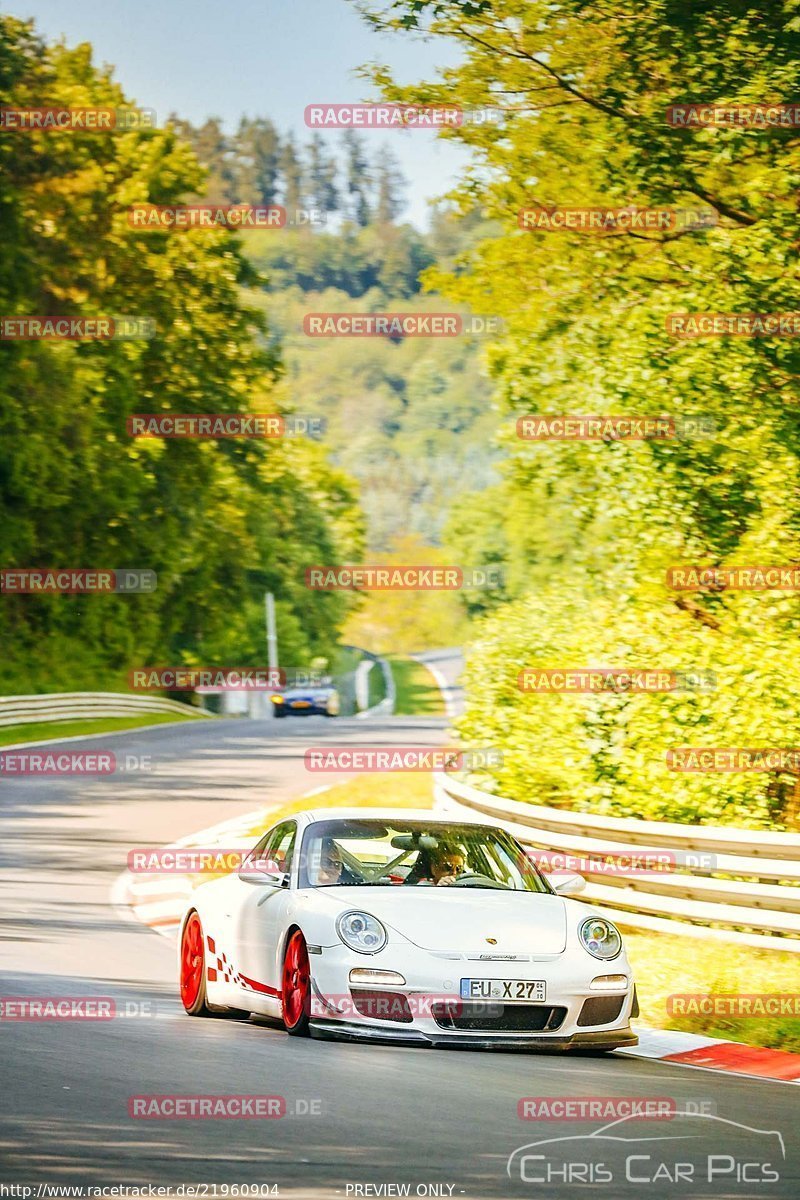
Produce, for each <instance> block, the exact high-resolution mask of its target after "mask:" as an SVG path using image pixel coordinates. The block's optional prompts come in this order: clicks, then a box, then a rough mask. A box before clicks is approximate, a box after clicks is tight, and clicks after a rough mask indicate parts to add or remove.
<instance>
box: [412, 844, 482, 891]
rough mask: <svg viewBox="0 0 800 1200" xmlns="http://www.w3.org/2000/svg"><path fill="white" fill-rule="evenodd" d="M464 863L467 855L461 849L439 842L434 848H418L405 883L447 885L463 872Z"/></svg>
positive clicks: (434, 885) (465, 863)
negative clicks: (415, 858) (418, 850)
mask: <svg viewBox="0 0 800 1200" xmlns="http://www.w3.org/2000/svg"><path fill="white" fill-rule="evenodd" d="M466 865H467V857H466V855H465V854H464V852H463V851H462V850H459V849H458V847H452V846H445V845H442V843H441V842H440V843H439V845H438V846H437V847H436V848H435V849H434V850H428V849H422V850H420V852H419V855H418V856H417V861H416V862H415V863H414V866H413V867H412V868H411V870H410V871H409V873H408V875H407V876H406V883H410V884H412V885H413V884H422V885H423V886H424V885H428V886H433V887H449V885H450V884H451V883H455V881H456V879H457V878H458V876H459V875H461V874H463V872H464V869H465V867H466Z"/></svg>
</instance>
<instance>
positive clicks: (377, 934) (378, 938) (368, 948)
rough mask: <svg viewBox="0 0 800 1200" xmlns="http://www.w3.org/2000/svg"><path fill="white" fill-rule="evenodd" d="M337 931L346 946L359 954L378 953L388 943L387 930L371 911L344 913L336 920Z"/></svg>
mask: <svg viewBox="0 0 800 1200" xmlns="http://www.w3.org/2000/svg"><path fill="white" fill-rule="evenodd" d="M336 932H337V933H338V934H339V937H340V938H341V939H342V941H343V942H344V944H345V946H349V947H350V949H351V950H357V951H358V953H359V954H377V953H378V951H379V950H382V949H383V947H384V946H385V945H386V940H387V939H386V930H385V929H384V927H383V926H382V925H381V923H380V921H379V920H378V918H377V917H371V916H370V914H369V913H365V912H348V913H342V915H341V916H340V917H339V919H338V921H337V922H336Z"/></svg>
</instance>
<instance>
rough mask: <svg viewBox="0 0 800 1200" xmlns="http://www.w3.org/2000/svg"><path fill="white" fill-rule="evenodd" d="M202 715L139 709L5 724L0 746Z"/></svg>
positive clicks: (122, 729)
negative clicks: (133, 712) (127, 713)
mask: <svg viewBox="0 0 800 1200" xmlns="http://www.w3.org/2000/svg"><path fill="white" fill-rule="evenodd" d="M203 719H204V718H198V717H190V716H186V717H184V716H182V715H181V714H180V713H146V714H145V713H143V714H142V716H140V717H98V718H97V719H89V720H86V721H35V722H31V724H29V725H6V726H3V727H2V728H0V746H11V745H14V744H15V743H16V742H43V741H46V740H47V739H48V738H65V737H86V736H87V735H88V734H91V733H120V732H122V731H124V730H126V729H143V728H145V727H146V726H148V725H174V724H175V723H176V722H178V721H197V720H203Z"/></svg>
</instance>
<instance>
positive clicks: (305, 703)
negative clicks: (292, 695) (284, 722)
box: [292, 700, 311, 708]
mask: <svg viewBox="0 0 800 1200" xmlns="http://www.w3.org/2000/svg"><path fill="white" fill-rule="evenodd" d="M292 708H311V702H310V701H309V700H293V701H292Z"/></svg>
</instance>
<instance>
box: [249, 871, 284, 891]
mask: <svg viewBox="0 0 800 1200" xmlns="http://www.w3.org/2000/svg"><path fill="white" fill-rule="evenodd" d="M239 878H240V879H241V881H242V883H257V884H260V885H261V887H264V886H266V885H269V886H271V887H281V888H288V886H289V874H288V872H287V871H255V870H254V871H240V872H239Z"/></svg>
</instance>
